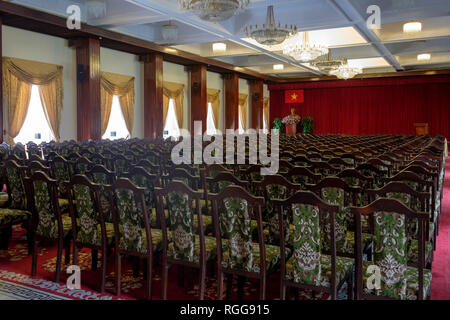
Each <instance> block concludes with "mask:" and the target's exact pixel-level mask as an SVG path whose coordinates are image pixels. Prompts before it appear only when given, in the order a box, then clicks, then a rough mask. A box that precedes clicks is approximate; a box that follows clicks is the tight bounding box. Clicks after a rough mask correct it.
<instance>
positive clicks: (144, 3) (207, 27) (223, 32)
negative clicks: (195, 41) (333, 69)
mask: <svg viewBox="0 0 450 320" xmlns="http://www.w3.org/2000/svg"><path fill="white" fill-rule="evenodd" d="M125 1H127V2H129V3H133V4H135V5H137V6H140V7H142V8H147V9H148V10H151V11H154V12H158V13H160V14H164V15H169V16H171V17H172V19H174V20H177V21H180V22H182V23H184V24H187V25H190V26H192V27H195V28H197V29H200V30H203V31H205V32H208V33H211V34H214V35H216V36H218V37H220V38H223V39H224V40H229V41H233V42H235V43H237V44H239V45H242V46H245V47H248V48H250V49H253V50H256V51H259V52H262V53H264V54H266V55H267V56H270V57H272V58H275V59H277V60H279V61H280V62H283V63H287V64H291V65H294V66H297V67H301V68H303V69H306V70H307V71H310V72H312V73H314V74H318V75H322V74H323V73H321V72H319V71H317V70H315V69H313V68H310V67H308V66H305V65H303V64H301V63H299V62H298V61H296V60H294V59H292V58H290V57H286V56H284V55H279V54H277V53H273V52H271V51H269V50H266V49H263V48H261V47H259V46H256V45H254V44H252V43H249V42H247V41H245V40H242V39H241V38H240V37H239V36H236V35H233V34H232V33H231V32H229V31H228V30H227V29H225V28H224V27H223V26H221V25H220V24H216V23H211V22H208V21H202V20H200V19H199V18H198V17H196V16H194V15H192V14H186V13H183V12H180V11H179V10H178V6H175V5H174V3H172V2H168V1H160V0H152V1H149V0H125Z"/></svg>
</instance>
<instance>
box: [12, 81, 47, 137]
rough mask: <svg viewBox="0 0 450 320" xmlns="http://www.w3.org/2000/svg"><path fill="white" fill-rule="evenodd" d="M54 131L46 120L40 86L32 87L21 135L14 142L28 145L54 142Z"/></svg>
mask: <svg viewBox="0 0 450 320" xmlns="http://www.w3.org/2000/svg"><path fill="white" fill-rule="evenodd" d="M54 139H55V137H54V136H53V133H52V130H51V129H50V126H49V125H48V122H47V119H46V118H45V113H44V109H43V107H42V103H41V97H40V95H39V86H32V87H31V97H30V105H29V106H28V112H27V115H26V117H25V121H24V123H23V126H22V128H21V129H20V132H19V134H18V135H17V136H16V137H15V138H14V142H15V143H17V142H20V143H22V144H26V143H28V142H30V141H33V142H34V143H36V144H39V143H41V142H44V141H45V142H49V141H51V140H54Z"/></svg>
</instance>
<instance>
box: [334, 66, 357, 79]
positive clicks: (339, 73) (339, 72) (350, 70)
mask: <svg viewBox="0 0 450 320" xmlns="http://www.w3.org/2000/svg"><path fill="white" fill-rule="evenodd" d="M360 73H362V69H361V68H360V67H350V66H349V65H348V63H347V64H345V65H342V66H340V67H339V68H337V69H336V70H332V71H330V74H331V75H334V76H336V77H338V79H344V80H347V79H350V78H353V77H354V76H356V75H357V74H360Z"/></svg>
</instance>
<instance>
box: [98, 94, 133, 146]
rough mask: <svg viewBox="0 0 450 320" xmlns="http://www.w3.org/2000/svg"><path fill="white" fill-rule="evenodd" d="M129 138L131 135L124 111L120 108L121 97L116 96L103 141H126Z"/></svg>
mask: <svg viewBox="0 0 450 320" xmlns="http://www.w3.org/2000/svg"><path fill="white" fill-rule="evenodd" d="M129 136H130V133H129V132H128V129H127V125H126V123H125V119H124V118H123V113H122V109H121V108H120V102H119V97H118V96H116V95H115V96H114V97H113V102H112V106H111V114H110V116H109V122H108V127H107V128H106V131H105V134H104V135H103V137H102V139H110V140H116V139H126V138H128V137H129Z"/></svg>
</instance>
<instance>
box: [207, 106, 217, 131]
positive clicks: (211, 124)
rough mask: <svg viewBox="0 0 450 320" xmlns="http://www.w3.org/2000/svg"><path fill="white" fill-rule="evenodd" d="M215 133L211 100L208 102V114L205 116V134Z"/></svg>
mask: <svg viewBox="0 0 450 320" xmlns="http://www.w3.org/2000/svg"><path fill="white" fill-rule="evenodd" d="M216 133H217V128H216V124H215V119H214V112H213V109H212V104H211V102H208V115H207V117H206V134H207V135H210V136H212V135H215V134H216Z"/></svg>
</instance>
